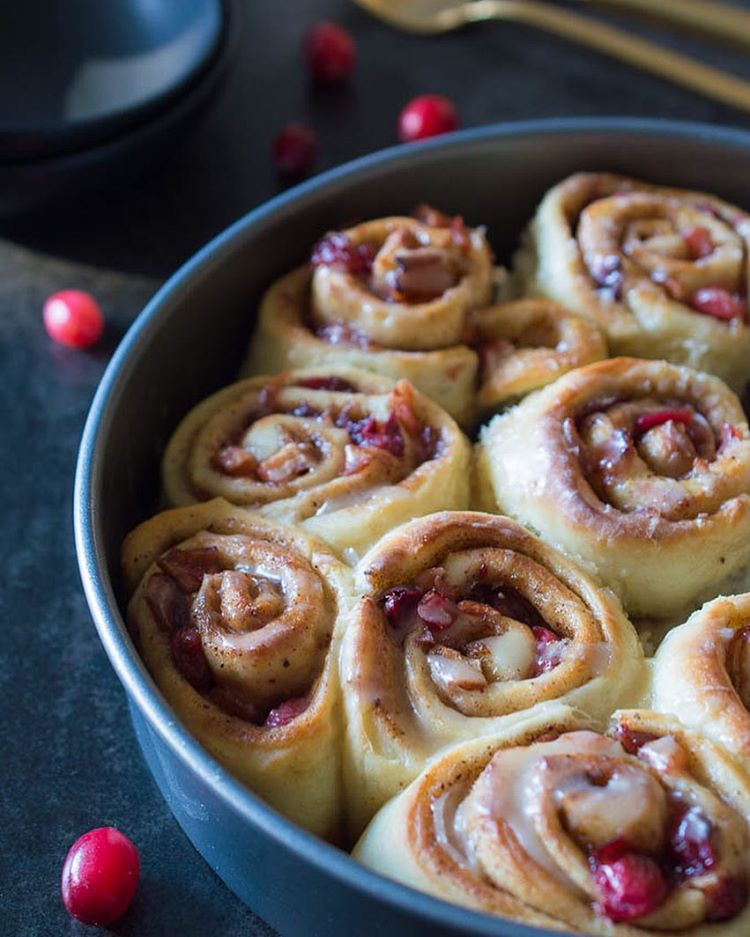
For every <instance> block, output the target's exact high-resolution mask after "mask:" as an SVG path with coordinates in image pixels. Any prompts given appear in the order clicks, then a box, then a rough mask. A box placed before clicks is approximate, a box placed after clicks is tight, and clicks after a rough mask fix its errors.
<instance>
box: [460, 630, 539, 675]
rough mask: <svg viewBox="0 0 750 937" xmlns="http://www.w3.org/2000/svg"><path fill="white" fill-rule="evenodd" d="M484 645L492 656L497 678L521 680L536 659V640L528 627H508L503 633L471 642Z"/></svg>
mask: <svg viewBox="0 0 750 937" xmlns="http://www.w3.org/2000/svg"><path fill="white" fill-rule="evenodd" d="M473 643H474V644H476V645H484V647H486V648H487V650H488V651H489V653H490V657H491V658H492V667H493V670H494V672H495V674H496V675H497V679H499V680H523V679H525V678H526V677H527V676H528V675H529V674H530V673H531V670H532V668H533V666H534V662H535V660H536V642H535V640H534V635H533V634H532V633H531V629H530V628H509V629H508V630H507V631H505V632H504V633H503V634H496V635H490V636H489V637H487V638H481V639H480V640H479V641H476V642H473Z"/></svg>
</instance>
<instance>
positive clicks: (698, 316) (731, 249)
mask: <svg viewBox="0 0 750 937" xmlns="http://www.w3.org/2000/svg"><path fill="white" fill-rule="evenodd" d="M519 267H520V268H521V270H522V271H525V273H526V276H527V289H529V290H531V291H532V292H539V293H542V294H543V295H545V296H549V297H550V298H552V299H555V300H557V301H558V302H560V303H562V304H563V305H564V306H567V307H568V308H569V309H571V310H573V311H574V312H577V313H579V314H581V315H585V316H588V317H589V318H591V319H593V320H594V321H596V322H598V323H599V324H600V325H601V326H602V327H603V328H604V330H605V332H606V334H607V339H608V341H609V345H610V347H611V349H612V351H613V353H614V354H621V355H633V356H637V357H641V358H665V359H667V360H669V361H672V362H674V363H676V364H685V365H688V366H690V367H693V368H696V369H697V370H702V371H708V372H709V373H711V374H715V375H717V376H718V377H721V378H722V379H723V380H725V381H726V382H727V383H728V384H729V385H730V386H731V387H732V388H734V389H735V390H740V389H741V388H742V386H743V385H744V384H745V382H746V381H747V380H748V378H750V371H749V370H748V361H749V360H750V321H749V319H748V289H749V288H750V287H749V283H750V280H749V278H748V272H749V271H750V215H748V214H747V213H746V212H744V211H742V210H741V209H740V208H737V207H736V206H734V205H730V204H728V203H727V202H724V201H722V200H721V199H719V198H716V197H715V196H713V195H709V194H706V193H704V192H691V191H687V190H683V189H672V188H665V187H660V186H653V185H647V184H646V183H644V182H639V181H637V180H635V179H628V178H625V177H623V176H617V175H613V174H611V173H577V174H575V175H573V176H570V177H569V178H568V179H565V180H564V181H563V182H561V183H560V184H559V185H557V186H555V187H554V188H553V189H551V190H550V191H549V192H548V193H547V194H546V195H545V197H544V199H543V200H542V202H541V204H540V206H539V210H538V212H537V214H536V217H535V219H534V221H533V223H532V225H531V230H530V245H529V247H528V248H527V249H526V251H525V252H523V253H522V256H521V258H520V263H519Z"/></svg>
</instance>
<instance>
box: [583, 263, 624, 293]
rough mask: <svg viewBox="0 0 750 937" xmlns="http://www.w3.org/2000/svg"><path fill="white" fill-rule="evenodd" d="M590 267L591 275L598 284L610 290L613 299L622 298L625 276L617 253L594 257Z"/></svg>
mask: <svg viewBox="0 0 750 937" xmlns="http://www.w3.org/2000/svg"><path fill="white" fill-rule="evenodd" d="M590 269H591V276H592V277H593V278H594V282H595V283H596V284H597V285H598V286H601V287H603V288H604V289H608V290H611V291H612V294H613V296H614V297H615V299H622V288H623V285H624V283H625V278H624V276H623V273H622V260H621V259H620V258H619V257H618V256H617V254H607V255H605V256H604V257H602V256H598V257H596V258H595V259H594V262H593V263H592V264H591V268H590Z"/></svg>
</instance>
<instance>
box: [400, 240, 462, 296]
mask: <svg viewBox="0 0 750 937" xmlns="http://www.w3.org/2000/svg"><path fill="white" fill-rule="evenodd" d="M396 265H397V269H396V271H395V273H394V277H393V282H394V286H395V290H396V294H395V296H394V297H393V299H395V300H405V301H406V302H409V303H426V302H430V301H431V300H433V299H436V298H437V297H438V296H442V295H443V293H445V292H446V290H449V289H452V288H453V287H454V286H455V285H456V283H457V282H458V276H457V273H456V271H455V270H454V265H453V263H452V261H451V258H450V257H449V256H448V255H447V254H446V253H445V251H441V250H438V249H431V248H422V249H417V250H412V251H407V252H405V253H403V254H398V255H397V256H396Z"/></svg>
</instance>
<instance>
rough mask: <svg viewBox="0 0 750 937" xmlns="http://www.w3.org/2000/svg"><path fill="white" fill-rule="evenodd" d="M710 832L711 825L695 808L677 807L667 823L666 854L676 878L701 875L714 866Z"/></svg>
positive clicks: (714, 856)
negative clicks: (667, 853)
mask: <svg viewBox="0 0 750 937" xmlns="http://www.w3.org/2000/svg"><path fill="white" fill-rule="evenodd" d="M712 833H713V830H712V827H711V823H710V822H709V820H708V818H707V817H706V816H705V815H704V814H703V813H702V812H701V811H700V810H699V809H698V808H697V807H688V806H686V805H684V804H680V805H679V806H678V808H677V810H676V811H675V813H674V815H673V817H672V821H671V823H670V829H669V853H670V857H671V859H672V863H673V866H674V870H675V874H676V875H677V876H678V877H679V878H692V877H693V876H694V875H703V873H704V872H707V871H708V870H709V869H712V868H713V867H714V866H715V865H716V853H715V852H714V848H713V845H712V844H711V836H712Z"/></svg>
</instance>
